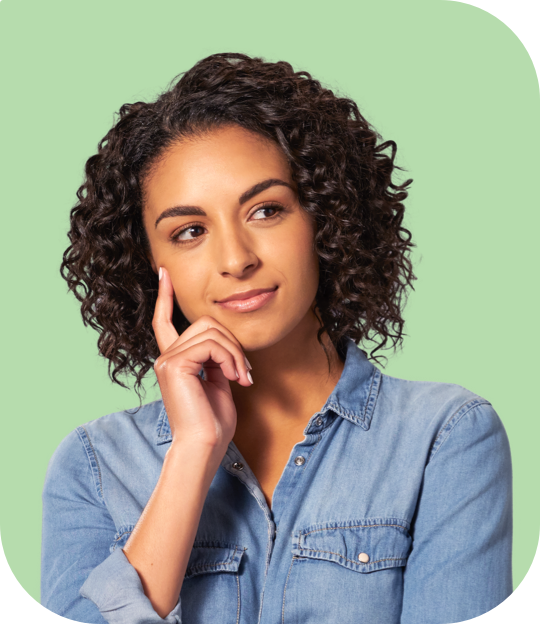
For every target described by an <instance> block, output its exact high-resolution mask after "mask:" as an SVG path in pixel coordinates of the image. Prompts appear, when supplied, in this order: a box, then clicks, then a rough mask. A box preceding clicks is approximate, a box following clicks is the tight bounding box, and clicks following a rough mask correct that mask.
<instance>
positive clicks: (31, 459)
mask: <svg viewBox="0 0 540 624" xmlns="http://www.w3.org/2000/svg"><path fill="white" fill-rule="evenodd" d="M232 51H240V52H245V53H248V54H250V55H257V56H263V57H264V58H266V59H268V60H271V61H278V60H287V61H289V62H290V63H291V64H292V65H293V66H294V67H295V69H297V70H307V71H309V72H310V73H312V75H314V76H315V77H316V78H318V79H319V80H321V81H322V82H323V83H324V84H325V85H327V86H329V87H330V88H332V89H334V90H337V91H338V92H339V93H340V94H342V95H347V96H349V97H352V98H354V99H355V100H356V101H357V102H358V104H359V106H360V109H361V111H362V112H363V114H364V115H365V116H366V118H367V119H368V120H369V121H370V122H371V123H373V124H374V125H375V127H376V128H377V129H378V131H379V132H380V133H381V134H382V136H383V138H384V139H393V140H395V141H396V142H397V144H398V157H397V163H398V164H400V165H401V166H403V167H405V168H406V169H407V170H408V172H407V173H405V174H401V176H402V178H403V176H404V175H407V176H410V177H412V178H414V183H413V185H412V188H411V192H410V197H409V199H408V201H407V213H406V225H407V226H408V227H409V228H410V229H411V230H412V232H413V237H414V240H415V241H416V243H417V249H416V250H415V253H414V258H413V259H414V262H415V265H416V272H417V275H418V278H419V279H418V280H417V282H415V287H416V291H415V292H412V293H411V296H410V298H409V302H408V305H407V307H406V309H405V318H406V321H407V326H406V331H407V334H408V337H407V338H406V339H405V342H404V348H403V351H402V352H400V353H398V354H397V355H392V354H391V352H388V355H389V362H388V365H387V367H386V369H384V372H387V373H388V374H390V375H393V376H397V377H404V378H407V379H414V380H432V381H444V382H453V383H457V384H460V385H462V386H465V387H466V388H468V389H470V390H472V391H473V392H476V393H478V394H479V395H481V396H483V397H485V398H487V399H488V400H490V401H491V402H492V403H493V405H494V407H495V409H496V410H497V412H498V413H499V415H500V416H501V418H502V420H503V422H504V425H505V427H506V430H507V432H508V436H509V438H510V444H511V449H512V456H513V466H514V510H515V512H514V513H515V516H514V562H513V563H514V585H515V586H517V585H518V584H519V582H520V581H521V580H522V579H523V577H524V576H525V574H526V573H527V570H528V568H529V566H530V564H531V562H532V559H533V557H534V554H535V550H536V546H537V544H538V530H539V516H540V513H539V512H540V503H539V497H538V478H537V474H538V468H539V462H538V451H537V439H538V436H539V434H540V426H539V422H540V419H539V418H538V408H537V401H536V400H535V394H536V390H537V386H538V382H537V376H536V374H535V373H537V372H538V367H537V353H538V347H539V344H538V339H537V335H536V333H535V332H536V330H535V327H536V325H537V322H538V303H539V298H538V294H537V286H538V280H537V274H536V273H537V272H536V267H537V255H536V254H537V249H538V245H537V232H538V226H539V225H540V223H539V216H538V214H539V211H538V208H539V206H538V198H537V191H536V188H535V186H536V184H537V179H538V173H537V172H538V165H539V160H540V158H539V155H538V145H539V142H540V132H539V130H540V127H539V126H540V119H539V114H538V113H539V106H538V105H539V97H538V96H539V93H538V80H537V77H536V73H535V71H534V67H533V64H532V62H531V60H530V58H529V55H528V53H527V51H526V49H525V48H524V47H523V45H522V44H521V42H520V41H519V39H518V38H517V37H516V36H515V35H514V34H513V33H512V31H511V30H510V29H509V28H508V27H506V26H505V25H504V24H503V23H502V22H500V21H499V20H497V19H496V18H494V17H493V16H491V15H490V14H488V13H486V12H484V11H482V10H480V9H477V8H474V7H471V6H469V5H467V4H461V3H457V2H446V1H441V0H432V1H429V2H411V1H407V2H385V1H379V2H369V3H367V2H341V1H334V2H331V3H327V2H302V1H297V2H291V1H290V0H288V1H286V2H284V1H283V0H273V1H272V2H271V3H264V4H263V3H255V2H253V1H252V0H251V1H249V2H239V1H231V2H216V1H215V0H212V1H206V2H203V3H198V4H195V3H193V4H189V3H186V2H173V1H171V0H168V1H166V0H153V1H152V2H148V1H146V2H141V1H139V0H129V1H128V0H122V1H115V0H92V2H88V1H86V2H80V1H78V0H47V1H43V0H3V2H1V3H0V59H1V60H0V72H1V85H2V95H1V99H0V124H1V146H2V147H1V154H0V157H1V162H0V172H1V176H2V183H1V186H0V193H1V196H0V202H1V203H0V205H1V206H2V212H1V218H2V245H1V251H2V269H3V274H2V285H3V305H2V308H1V310H2V327H3V328H4V329H3V335H2V347H3V349H2V367H3V368H2V377H1V378H2V381H3V392H2V428H1V454H0V461H1V471H2V472H1V474H2V477H3V478H2V482H1V487H2V491H1V501H2V506H1V509H0V526H1V529H2V542H3V546H4V549H5V553H6V556H7V559H8V561H9V564H10V566H11V568H12V570H13V572H14V574H15V576H16V577H17V579H18V580H19V581H20V582H21V584H22V585H23V587H24V588H25V589H26V590H27V591H28V592H29V593H30V595H31V596H33V597H34V598H36V599H38V598H39V562H40V532H41V489H42V487H43V480H44V476H45V471H46V467H47V462H48V460H49V458H50V456H51V454H52V453H53V451H54V449H55V448H56V447H57V445H58V444H59V442H60V441H61V440H62V438H63V437H64V436H66V435H67V434H68V433H69V432H70V431H71V430H73V429H74V428H75V427H77V426H78V425H80V424H82V423H84V422H87V421H88V420H93V419H95V418H98V417H100V416H103V415H104V414H107V413H110V412H113V411H117V410H121V409H125V408H128V407H133V406H135V405H137V404H138V400H137V398H136V396H135V394H134V393H133V392H131V391H127V390H122V389H121V388H118V387H115V386H114V385H113V384H112V383H111V382H110V381H109V379H108V377H107V372H106V363H105V361H104V360H102V359H101V358H99V357H98V355H97V348H96V339H97V334H95V333H94V332H93V331H92V330H89V329H85V328H84V327H83V324H82V321H81V318H80V315H79V311H78V306H77V304H76V301H75V299H74V298H73V297H72V295H69V294H67V292H66V286H65V283H64V281H63V280H62V279H61V278H60V276H59V271H58V269H59V264H60V260H61V255H62V252H63V250H64V249H65V247H66V246H67V244H68V243H67V238H66V232H67V230H68V212H69V209H70V208H71V206H72V205H73V203H74V202H75V191H76V189H77V188H78V186H79V184H80V183H81V181H82V171H83V166H84V163H85V161H86V159H87V158H88V157H89V156H90V155H91V154H93V153H94V152H95V149H96V145H97V143H98V141H99V139H100V138H101V137H102V136H103V135H104V134H105V133H106V132H107V130H108V129H109V128H110V126H111V125H112V123H113V113H114V112H115V111H117V110H118V109H119V107H120V106H121V105H122V104H123V103H125V102H133V101H137V100H141V99H142V100H147V99H152V98H154V97H155V96H156V95H157V94H158V93H159V91H160V90H162V89H164V88H165V87H166V85H167V84H168V82H169V81H170V80H171V79H172V78H173V77H174V76H175V75H177V74H178V73H180V72H182V71H185V70H187V69H189V68H190V67H191V66H192V65H193V64H194V63H195V62H196V61H197V60H199V59H201V58H203V57H204V56H207V55H208V54H212V53H215V52H232ZM150 381H151V380H149V383H148V388H149V391H148V395H147V400H153V399H155V398H157V395H156V389H155V388H152V387H151V386H152V384H151V383H150ZM471 478H474V475H471ZM471 530H474V527H471Z"/></svg>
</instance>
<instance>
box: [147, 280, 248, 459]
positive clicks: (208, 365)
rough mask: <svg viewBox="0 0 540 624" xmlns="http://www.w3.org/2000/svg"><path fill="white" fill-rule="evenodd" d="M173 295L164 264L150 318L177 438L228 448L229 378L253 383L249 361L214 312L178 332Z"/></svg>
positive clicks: (232, 423) (232, 412) (232, 417)
mask: <svg viewBox="0 0 540 624" xmlns="http://www.w3.org/2000/svg"><path fill="white" fill-rule="evenodd" d="M173 296H174V291H173V286H172V282H171V279H170V276H169V274H168V272H167V270H166V269H165V268H161V269H160V281H159V292H158V298H157V301H156V307H155V312H154V318H153V321H152V327H153V329H154V333H155V336H156V339H157V342H158V346H159V349H160V352H161V355H160V356H159V357H158V359H157V360H156V361H155V364H154V370H155V372H156V375H157V379H158V383H159V387H160V390H161V395H162V398H163V402H164V405H165V409H166V411H167V415H168V417H169V423H170V426H171V432H172V435H173V440H175V439H177V438H181V439H182V440H191V441H193V442H194V443H201V444H204V445H208V446H210V447H215V448H216V449H218V448H219V449H220V451H223V452H224V447H226V446H227V445H228V444H229V442H230V441H231V440H232V438H233V436H234V432H235V429H236V408H235V406H234V401H233V398H232V393H231V389H230V383H229V382H230V381H235V382H237V383H239V384H241V385H243V386H250V385H251V384H252V383H253V382H252V380H251V374H250V372H249V369H250V368H251V367H250V366H249V362H248V361H247V359H246V357H245V355H244V353H243V351H242V347H241V345H240V343H239V342H238V340H237V339H236V338H235V336H234V335H233V334H232V333H231V332H230V331H229V330H228V329H227V328H226V327H224V326H223V325H221V323H219V322H218V321H216V320H215V319H214V318H212V317H211V316H202V317H201V318H199V319H197V320H196V321H195V322H194V323H193V324H192V325H190V327H189V328H188V329H187V330H186V331H185V332H183V333H182V335H181V336H179V335H178V332H177V331H176V329H175V328H174V326H173V324H172V313H173V306H174V298H173ZM201 368H202V369H203V370H204V379H201V378H200V376H199V372H200V371H201Z"/></svg>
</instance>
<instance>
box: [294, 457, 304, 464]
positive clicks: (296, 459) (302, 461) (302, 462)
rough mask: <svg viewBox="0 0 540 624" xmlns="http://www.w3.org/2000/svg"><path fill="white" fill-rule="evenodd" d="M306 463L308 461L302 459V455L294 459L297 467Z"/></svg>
mask: <svg viewBox="0 0 540 624" xmlns="http://www.w3.org/2000/svg"><path fill="white" fill-rule="evenodd" d="M305 461H306V460H305V459H304V458H303V457H302V455H298V457H295V458H294V463H295V464H296V465H297V466H302V464H304V463H305Z"/></svg>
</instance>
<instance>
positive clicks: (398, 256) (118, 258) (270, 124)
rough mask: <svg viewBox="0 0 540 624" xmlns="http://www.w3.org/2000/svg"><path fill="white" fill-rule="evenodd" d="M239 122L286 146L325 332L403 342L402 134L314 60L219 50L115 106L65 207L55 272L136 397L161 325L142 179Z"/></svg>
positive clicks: (408, 278) (406, 277) (407, 241)
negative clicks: (395, 135)
mask: <svg viewBox="0 0 540 624" xmlns="http://www.w3.org/2000/svg"><path fill="white" fill-rule="evenodd" d="M233 124H236V125H238V126H241V127H243V128H245V129H247V130H249V131H252V132H255V133H258V134H259V135H262V136H263V137H266V138H267V139H270V140H272V141H274V142H275V143H276V144H277V145H278V146H279V147H280V148H281V149H282V150H283V152H284V154H285V156H286V157H287V159H288V162H289V165H290V169H291V175H292V179H293V181H294V183H295V184H296V187H297V192H298V199H299V202H300V204H301V206H302V207H303V209H304V210H306V212H307V213H309V214H310V215H312V216H313V217H314V219H315V223H316V234H315V240H314V245H315V249H316V252H317V254H318V257H319V286H318V291H317V295H316V304H317V305H316V310H317V312H318V317H319V321H320V324H321V327H320V329H319V332H318V335H317V338H318V340H319V342H320V343H321V344H322V341H321V336H322V334H323V333H324V332H326V333H327V334H328V336H329V338H330V340H331V341H332V343H333V345H334V346H335V347H336V349H337V351H338V353H340V354H341V355H342V356H343V353H344V339H345V337H349V338H352V339H353V340H354V342H355V343H356V344H359V343H360V342H362V341H365V340H369V341H372V342H373V343H375V344H376V346H375V348H373V349H372V350H371V352H370V355H369V356H368V357H370V358H371V359H373V360H376V361H377V362H378V360H379V358H381V357H382V356H381V355H377V354H376V352H377V351H378V350H380V349H383V348H386V349H388V348H390V347H393V348H394V350H396V349H397V347H398V346H401V344H402V341H403V335H404V332H403V327H404V319H403V318H402V308H403V305H404V303H405V301H406V297H407V287H408V286H411V287H412V282H413V280H415V279H416V277H415V275H414V273H413V268H412V263H411V261H410V258H409V256H410V251H411V248H412V247H414V246H415V245H414V244H413V243H412V242H411V233H410V231H409V230H408V229H406V228H405V227H403V226H402V221H403V216H404V205H403V201H404V200H405V199H406V197H407V188H408V186H409V185H410V183H411V182H412V180H410V179H409V180H407V181H405V182H404V183H402V184H400V185H396V184H394V183H393V181H392V174H393V173H394V170H395V169H401V168H400V167H397V166H396V165H395V164H394V159H395V156H396V149H397V148H396V144H395V142H394V141H386V142H381V141H382V139H381V136H380V135H379V134H378V133H377V132H376V130H375V129H374V128H373V127H372V126H371V125H370V124H369V123H368V122H367V121H366V119H364V117H363V116H362V115H361V113H360V111H359V109H358V106H357V105H356V103H355V102H354V101H353V100H351V99H348V98H345V97H338V96H336V95H335V94H334V93H333V92H332V91H331V90H330V89H327V88H324V87H323V86H321V83H320V82H319V81H317V80H315V79H313V78H312V77H311V75H310V74H309V73H308V72H306V71H299V72H295V71H294V70H293V68H292V66H291V65H290V64H289V63H287V62H284V61H280V62H277V63H270V62H266V61H265V60H264V59H262V58H251V57H249V56H247V55H245V54H235V53H224V54H213V55H211V56H208V57H207V58H204V59H202V60H201V61H199V62H198V63H196V64H195V65H194V66H193V67H192V68H191V69H190V70H189V71H187V72H185V73H183V74H180V76H179V77H177V78H175V79H174V80H173V82H172V84H171V86H170V87H169V89H168V90H166V91H165V92H164V93H162V94H161V95H160V96H159V97H158V98H157V99H156V100H155V101H154V102H149V103H147V102H136V103H134V104H124V105H123V106H122V107H121V108H120V111H119V118H118V120H117V121H116V123H115V125H114V126H113V128H112V129H111V130H110V131H109V132H108V133H107V135H106V136H105V137H104V138H103V139H102V140H101V141H100V143H99V144H98V151H97V154H95V155H93V156H91V157H90V158H89V159H88V161H87V162H86V167H85V173H86V176H85V180H84V182H83V184H82V185H81V187H80V188H79V189H78V191H77V198H78V202H77V203H76V205H75V206H74V207H73V208H72V210H71V213H70V225H71V227H70V231H69V233H68V237H69V240H70V245H69V247H68V248H67V249H66V251H65V252H64V255H63V261H62V265H61V269H60V272H61V274H62V277H63V278H64V279H65V280H66V281H67V283H68V286H69V290H70V291H72V292H73V293H74V295H75V296H76V297H77V299H78V300H79V301H80V302H81V314H82V317H83V321H84V324H85V325H90V326H91V327H93V328H94V329H96V330H97V331H98V332H99V339H98V349H99V352H100V354H101V355H102V356H104V357H105V358H107V359H108V360H109V368H108V370H109V375H110V377H111V379H112V380H113V381H114V382H116V383H118V384H119V385H121V386H123V387H126V384H124V383H123V382H122V381H120V379H119V376H120V375H127V376H129V375H133V376H134V377H135V390H136V391H137V393H138V394H139V398H140V397H141V394H140V390H141V387H142V381H143V378H144V377H145V375H146V373H147V372H148V371H149V370H150V369H151V368H152V366H153V362H154V360H155V359H156V358H157V357H158V356H159V349H158V345H157V342H156V339H155V336H154V333H153V330H152V317H153V313H154V306H155V302H156V298H157V290H158V278H157V276H156V275H155V273H154V271H153V270H152V268H151V266H150V262H149V260H148V255H147V252H148V240H147V237H146V233H145V229H144V226H143V218H142V211H143V204H144V194H143V183H144V180H145V176H147V175H148V173H149V172H150V170H151V168H152V166H153V165H155V164H156V163H157V162H158V161H159V159H160V158H161V157H162V156H163V155H164V153H165V152H166V150H167V148H168V147H170V146H171V145H172V144H173V143H174V142H176V141H179V140H181V139H182V138H183V137H187V136H192V135H200V134H204V133H206V132H209V131H211V130H212V129H214V128H218V127H220V126H225V125H233ZM387 150H390V154H387V153H385V152H386V151H387ZM413 288H414V287H413ZM173 323H174V325H175V327H176V329H177V330H178V332H179V333H181V332H183V331H184V330H185V329H186V328H187V327H188V325H189V323H188V321H187V319H186V318H185V317H184V315H183V314H182V312H181V310H180V309H178V306H176V305H175V310H174V313H173ZM387 343H389V344H387Z"/></svg>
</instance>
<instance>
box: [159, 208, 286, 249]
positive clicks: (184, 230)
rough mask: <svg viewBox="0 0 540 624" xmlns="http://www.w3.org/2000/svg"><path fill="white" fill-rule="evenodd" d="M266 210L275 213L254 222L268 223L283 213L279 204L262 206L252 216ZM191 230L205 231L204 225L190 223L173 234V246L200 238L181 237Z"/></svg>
mask: <svg viewBox="0 0 540 624" xmlns="http://www.w3.org/2000/svg"><path fill="white" fill-rule="evenodd" d="M266 210H273V211H274V212H275V214H272V215H270V216H269V217H262V218H257V217H255V218H254V220H255V221H270V220H271V219H275V218H277V217H278V216H280V215H279V213H280V212H283V210H284V209H283V207H282V206H280V205H279V204H266V205H262V206H260V207H259V208H258V209H257V210H256V211H255V212H254V213H253V215H252V216H254V215H256V214H257V213H261V214H263V212H264V211H266ZM191 230H205V227H204V225H201V224H200V223H192V224H190V225H188V226H187V227H185V228H182V229H181V230H180V231H179V232H176V233H175V234H173V235H172V236H171V241H172V242H173V243H174V244H175V245H184V244H186V243H190V242H192V241H194V240H196V239H197V238H200V236H195V237H194V238H192V237H187V238H186V237H183V235H184V234H185V233H189V232H190V231H191Z"/></svg>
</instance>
